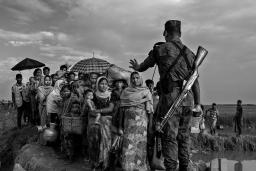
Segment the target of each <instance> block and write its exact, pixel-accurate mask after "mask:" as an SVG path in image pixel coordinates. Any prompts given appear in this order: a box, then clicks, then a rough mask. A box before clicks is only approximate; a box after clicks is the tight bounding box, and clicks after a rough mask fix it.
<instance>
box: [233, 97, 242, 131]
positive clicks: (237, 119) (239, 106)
mask: <svg viewBox="0 0 256 171" xmlns="http://www.w3.org/2000/svg"><path fill="white" fill-rule="evenodd" d="M242 119H243V107H242V100H237V106H236V115H235V118H234V120H235V132H236V133H237V136H240V135H241V134H242Z"/></svg>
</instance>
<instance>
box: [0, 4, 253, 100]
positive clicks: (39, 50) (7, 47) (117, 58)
mask: <svg viewBox="0 0 256 171" xmlns="http://www.w3.org/2000/svg"><path fill="white" fill-rule="evenodd" d="M255 9H256V1H254V0H243V1H241V0H211V1H206V0H157V1H153V0H139V1H138V0H129V1H127V0H125V1H124V0H104V1H99V0H0V23H1V24H0V99H10V97H11V91H10V90H11V86H12V84H14V83H15V75H16V74H17V73H18V72H15V71H11V70H10V69H11V68H12V67H13V66H14V65H15V64H16V63H18V62H19V61H21V60H23V59H24V58H27V57H28V58H33V59H36V60H38V61H41V62H43V63H45V64H46V65H47V66H49V67H50V68H51V71H52V72H55V71H57V70H58V68H59V66H60V65H62V64H65V63H68V64H71V65H72V64H74V63H76V62H78V61H79V60H82V59H85V58H91V57H92V56H93V55H92V54H93V52H94V54H95V57H97V58H102V59H104V60H107V61H109V62H110V63H114V64H116V65H118V66H120V67H122V68H125V69H128V67H129V60H130V59H133V58H136V59H137V60H138V61H139V62H142V61H143V60H144V59H145V58H146V57H147V54H148V52H149V51H150V50H151V49H152V47H153V45H154V43H156V42H159V41H164V37H163V36H162V33H163V29H164V23H165V22H166V21H167V20H170V19H177V20H181V22H182V24H181V27H182V28H181V31H182V38H181V40H182V42H183V43H184V44H185V45H187V46H188V47H189V48H190V49H191V50H192V51H193V52H194V53H196V50H197V48H198V46H199V45H201V46H203V47H204V48H206V49H207V50H208V51H209V53H208V55H207V57H206V59H205V61H204V62H203V64H202V65H201V67H200V69H199V74H200V77H199V82H200V86H201V101H202V103H203V104H209V103H212V102H216V103H217V104H218V103H219V104H220V103H229V104H230V103H236V101H237V99H242V100H243V102H244V103H250V104H256V91H255V88H256V79H255V78H256V77H255V75H254V74H255V73H256V72H255V71H256V69H255V66H256V58H255V54H256V46H255V45H256V32H255V30H256V20H255V18H256V10H255ZM153 70H154V69H153V68H151V69H148V70H147V71H146V72H144V73H143V74H142V75H143V78H144V80H146V79H148V78H152V75H153ZM32 72H33V70H28V71H22V72H21V73H22V74H23V75H24V81H23V82H26V81H27V79H28V77H29V76H31V75H32ZM158 77H159V76H158V74H156V75H155V77H154V81H155V82H157V81H158Z"/></svg>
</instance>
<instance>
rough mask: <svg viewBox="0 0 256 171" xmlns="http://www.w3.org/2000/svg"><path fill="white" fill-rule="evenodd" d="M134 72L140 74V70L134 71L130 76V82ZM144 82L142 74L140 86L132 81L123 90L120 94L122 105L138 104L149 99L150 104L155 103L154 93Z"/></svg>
mask: <svg viewBox="0 0 256 171" xmlns="http://www.w3.org/2000/svg"><path fill="white" fill-rule="evenodd" d="M134 74H138V75H139V76H140V74H139V73H138V72H133V73H132V74H131V77H130V82H131V78H132V76H133V75H134ZM142 84H143V80H142V77H141V76H140V85H139V86H136V85H134V84H132V82H131V84H130V86H129V87H127V88H126V89H124V90H123V92H122V94H121V96H120V99H121V106H137V105H139V104H142V103H145V102H147V101H149V102H150V104H153V99H152V95H151V93H150V91H149V89H148V88H147V87H143V86H142Z"/></svg>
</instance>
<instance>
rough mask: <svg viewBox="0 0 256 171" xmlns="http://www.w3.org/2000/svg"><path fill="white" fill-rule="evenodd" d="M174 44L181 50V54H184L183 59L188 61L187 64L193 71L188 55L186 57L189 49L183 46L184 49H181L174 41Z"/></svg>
mask: <svg viewBox="0 0 256 171" xmlns="http://www.w3.org/2000/svg"><path fill="white" fill-rule="evenodd" d="M173 44H174V45H175V46H176V47H177V48H178V49H179V50H180V53H182V56H183V58H184V59H185V61H186V64H187V67H188V69H189V70H191V69H192V66H191V65H190V63H189V60H188V57H187V55H186V53H185V50H186V49H187V47H186V46H185V45H183V48H181V47H180V46H179V45H178V44H177V43H176V42H174V41H173Z"/></svg>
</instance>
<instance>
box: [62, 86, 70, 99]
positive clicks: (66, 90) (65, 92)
mask: <svg viewBox="0 0 256 171" xmlns="http://www.w3.org/2000/svg"><path fill="white" fill-rule="evenodd" d="M62 95H63V97H64V98H69V97H70V95H71V91H70V90H69V89H68V88H65V89H64V90H63V92H62Z"/></svg>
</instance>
